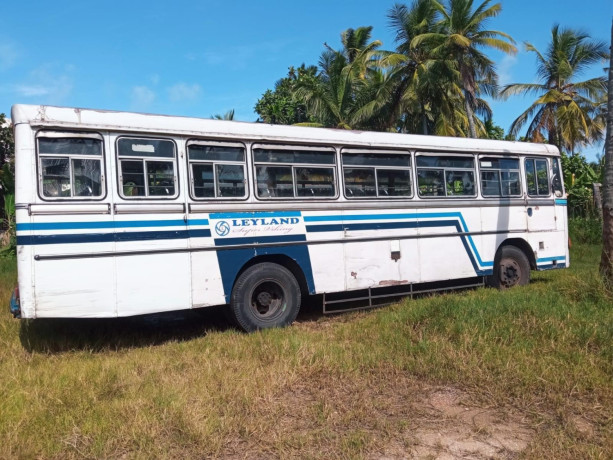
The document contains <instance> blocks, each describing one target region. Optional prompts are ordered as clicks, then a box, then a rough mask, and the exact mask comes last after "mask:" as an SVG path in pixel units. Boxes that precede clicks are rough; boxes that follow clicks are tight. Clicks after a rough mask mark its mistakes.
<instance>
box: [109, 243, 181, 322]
mask: <svg viewBox="0 0 613 460" xmlns="http://www.w3.org/2000/svg"><path fill="white" fill-rule="evenodd" d="M158 243H159V242H158ZM116 262H117V310H118V314H119V316H131V315H142V314H146V313H157V312H163V311H171V310H182V309H188V308H190V307H191V292H190V291H191V283H190V276H189V271H188V267H189V254H188V253H186V252H179V253H171V254H145V255H139V256H119V257H116Z"/></svg>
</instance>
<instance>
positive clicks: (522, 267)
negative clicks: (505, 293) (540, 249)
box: [489, 246, 530, 289]
mask: <svg viewBox="0 0 613 460" xmlns="http://www.w3.org/2000/svg"><path fill="white" fill-rule="evenodd" d="M529 282H530V262H528V258H527V257H526V254H524V252H523V251H522V250H521V249H519V248H517V247H515V246H503V247H502V248H501V249H500V253H499V254H498V256H497V257H496V261H495V262H494V274H493V275H492V276H490V277H489V284H490V285H491V286H493V287H496V288H498V289H510V288H512V287H515V286H524V285H526V284H528V283H529Z"/></svg>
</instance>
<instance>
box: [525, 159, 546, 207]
mask: <svg viewBox="0 0 613 460" xmlns="http://www.w3.org/2000/svg"><path fill="white" fill-rule="evenodd" d="M528 160H530V161H532V162H533V164H534V181H535V185H536V193H537V194H536V195H532V194H530V189H529V187H528V173H527V170H526V162H527V161H528ZM536 161H544V162H545V163H546V164H547V167H546V172H547V174H546V177H547V190H548V193H547V195H539V194H538V191H539V185H538V173H537V171H536ZM550 174H551V165H550V163H549V158H548V157H532V156H526V157H524V175H525V178H526V195H527V196H529V197H530V198H542V199H545V198H551V195H552V193H553V191H552V186H551V178H550V177H549V175H550Z"/></svg>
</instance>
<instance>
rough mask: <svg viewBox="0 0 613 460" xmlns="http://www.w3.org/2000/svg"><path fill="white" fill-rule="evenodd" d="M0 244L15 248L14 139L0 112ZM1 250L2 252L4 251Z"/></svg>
mask: <svg viewBox="0 0 613 460" xmlns="http://www.w3.org/2000/svg"><path fill="white" fill-rule="evenodd" d="M3 231H4V232H5V233H4V234H3V237H2V240H1V241H0V244H1V245H2V246H8V248H7V249H6V251H9V252H13V251H14V248H15V141H14V139H13V129H12V127H10V126H6V118H5V116H4V114H3V113H0V232H3ZM6 251H4V250H3V252H6Z"/></svg>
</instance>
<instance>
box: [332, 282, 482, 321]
mask: <svg viewBox="0 0 613 460" xmlns="http://www.w3.org/2000/svg"><path fill="white" fill-rule="evenodd" d="M483 286H485V277H483V276H478V277H474V278H466V279H461V280H450V281H436V282H430V283H412V284H405V285H399V286H390V287H375V288H367V289H361V290H357V291H348V292H338V293H332V294H326V293H324V294H323V314H324V315H332V314H336V313H345V312H349V311H359V310H367V309H371V308H378V307H384V306H386V305H390V304H393V303H395V302H398V301H400V300H402V299H403V298H406V297H410V298H411V299H412V298H413V297H415V296H423V295H427V294H433V293H437V292H444V291H452V290H460V289H472V288H477V287H483Z"/></svg>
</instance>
